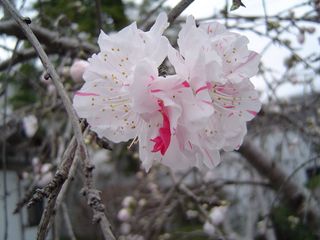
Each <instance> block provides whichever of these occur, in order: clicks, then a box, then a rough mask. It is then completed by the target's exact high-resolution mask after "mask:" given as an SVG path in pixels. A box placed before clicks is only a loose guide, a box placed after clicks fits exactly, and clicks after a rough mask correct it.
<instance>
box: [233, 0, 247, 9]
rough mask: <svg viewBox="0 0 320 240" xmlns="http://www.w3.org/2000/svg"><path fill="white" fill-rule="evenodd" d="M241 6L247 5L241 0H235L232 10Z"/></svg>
mask: <svg viewBox="0 0 320 240" xmlns="http://www.w3.org/2000/svg"><path fill="white" fill-rule="evenodd" d="M239 7H246V6H245V5H244V4H243V2H242V1H241V0H233V1H232V6H231V8H230V11H234V10H237V9H238V8H239Z"/></svg>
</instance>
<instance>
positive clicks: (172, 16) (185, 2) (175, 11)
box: [143, 0, 194, 30]
mask: <svg viewBox="0 0 320 240" xmlns="http://www.w3.org/2000/svg"><path fill="white" fill-rule="evenodd" d="M193 2H194V0H181V1H180V2H179V3H178V4H177V5H176V6H175V7H174V8H172V10H171V11H170V12H169V14H168V22H169V24H172V23H173V22H174V20H176V18H177V17H179V15H180V14H181V13H182V12H183V11H184V10H185V9H186V8H187V7H188V6H189V5H190V4H191V3H193ZM152 25H153V22H150V23H149V24H146V25H145V26H144V27H143V30H149V29H150V28H151V26H152Z"/></svg>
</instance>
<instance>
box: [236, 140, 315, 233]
mask: <svg viewBox="0 0 320 240" xmlns="http://www.w3.org/2000/svg"><path fill="white" fill-rule="evenodd" d="M239 152H240V153H241V155H242V156H243V157H245V158H246V159H247V161H248V162H249V163H250V164H251V165H252V166H253V167H254V168H255V169H256V170H257V171H258V172H259V173H260V174H261V175H262V176H264V177H266V178H267V179H269V181H270V184H271V186H272V187H273V188H274V189H275V190H279V188H281V189H282V198H283V199H284V200H285V201H286V202H288V204H289V205H290V207H291V208H292V209H293V210H294V211H297V212H298V214H299V215H300V216H301V218H302V219H303V217H304V216H305V215H304V214H306V216H307V218H308V219H307V220H308V222H309V223H310V225H311V226H313V229H318V230H319V229H320V212H319V209H318V207H317V204H316V203H315V202H314V201H313V200H312V199H311V200H310V202H309V204H310V207H309V208H307V209H306V208H305V207H306V206H307V204H306V201H307V199H308V194H307V193H306V192H307V190H306V189H304V188H303V187H301V186H299V185H297V184H296V183H295V182H293V181H292V180H291V179H289V178H288V176H287V174H286V173H285V172H284V171H283V170H282V169H281V168H280V167H279V166H277V165H276V163H275V162H274V161H272V160H271V159H269V158H268V157H267V156H266V155H265V154H264V153H263V152H261V151H260V150H259V149H258V148H256V147H255V146H254V145H253V144H252V143H250V142H249V141H244V143H243V144H242V146H241V148H240V149H239ZM301 210H303V211H301ZM318 230H316V231H318Z"/></svg>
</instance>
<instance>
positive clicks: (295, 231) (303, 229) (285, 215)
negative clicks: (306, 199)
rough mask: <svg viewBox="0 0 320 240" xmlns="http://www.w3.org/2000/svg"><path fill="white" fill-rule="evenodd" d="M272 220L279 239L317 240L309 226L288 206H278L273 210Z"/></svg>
mask: <svg viewBox="0 0 320 240" xmlns="http://www.w3.org/2000/svg"><path fill="white" fill-rule="evenodd" d="M271 216H272V221H273V225H274V227H275V232H276V235H277V239H281V240H316V239H317V238H316V237H315V236H314V235H313V234H312V231H310V229H309V228H308V226H307V225H306V224H305V223H303V220H302V219H300V218H299V217H297V215H296V213H294V212H292V211H291V210H290V209H289V208H287V207H286V206H283V205H282V206H278V207H276V208H274V209H273V211H272V215H271Z"/></svg>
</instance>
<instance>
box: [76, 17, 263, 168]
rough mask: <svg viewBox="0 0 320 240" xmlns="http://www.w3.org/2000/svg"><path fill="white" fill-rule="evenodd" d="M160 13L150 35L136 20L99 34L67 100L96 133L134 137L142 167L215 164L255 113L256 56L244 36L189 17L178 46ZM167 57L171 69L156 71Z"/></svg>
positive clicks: (236, 141)
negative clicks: (172, 42) (78, 87)
mask: <svg viewBox="0 0 320 240" xmlns="http://www.w3.org/2000/svg"><path fill="white" fill-rule="evenodd" d="M168 25H169V24H168V22H167V16H166V15H165V14H164V13H162V14H160V15H159V16H158V18H157V20H156V22H155V24H154V25H153V27H152V28H151V29H150V31H148V32H144V31H141V30H139V29H138V28H137V26H136V23H133V24H131V25H130V26H128V27H126V28H124V29H123V30H121V31H120V32H118V33H116V34H113V35H110V36H108V35H106V34H105V33H103V32H101V34H100V36H99V39H98V44H99V46H100V50H101V51H100V52H99V53H98V54H94V55H93V56H92V57H91V58H90V59H89V60H88V61H89V66H88V67H87V68H86V71H85V72H84V75H83V79H84V80H85V84H84V85H83V86H82V88H81V90H80V91H78V92H76V94H75V97H74V102H73V105H74V107H75V109H76V111H77V113H78V115H79V117H81V118H86V119H87V121H88V123H89V124H90V126H91V129H92V130H93V131H95V132H97V134H98V135H99V136H100V137H106V138H108V139H110V140H111V141H113V142H121V141H128V140H129V139H133V143H136V142H139V155H140V159H141V161H142V165H143V167H144V168H145V169H146V170H149V169H150V167H151V166H152V164H153V163H155V162H161V163H163V164H165V165H167V166H169V167H170V168H172V169H173V170H182V169H186V168H189V167H192V166H197V167H199V168H201V169H206V168H213V167H214V166H216V165H217V164H218V163H219V161H220V154H219V151H220V150H221V149H223V150H225V151H230V150H234V149H237V148H239V146H240V145H241V143H242V140H243V137H244V135H245V134H246V122H247V121H249V120H251V119H252V118H253V117H254V116H255V115H256V114H257V112H258V111H259V110H260V107H261V103H260V102H259V100H258V94H257V91H256V90H255V89H254V86H253V84H252V83H251V82H250V80H249V79H250V77H252V76H254V75H255V74H256V73H257V71H258V64H259V55H258V54H257V53H255V52H253V51H249V50H248V47H247V44H248V39H247V38H246V37H244V36H241V35H239V34H237V33H232V32H230V31H228V30H227V29H226V28H225V27H224V26H223V25H221V24H219V23H206V24H200V26H199V27H197V26H196V24H195V20H194V19H193V17H191V16H190V17H188V18H187V21H186V24H184V25H183V26H182V29H181V31H180V33H179V36H178V46H179V51H177V50H176V49H174V48H173V47H172V46H171V45H170V43H169V41H168V39H167V38H166V37H165V36H163V32H164V30H165V29H166V28H167V27H168ZM166 57H168V59H169V61H170V63H171V64H172V65H173V67H174V69H175V74H173V75H168V76H160V75H159V73H158V68H159V66H160V65H161V63H162V62H163V61H164V60H165V58H166Z"/></svg>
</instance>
